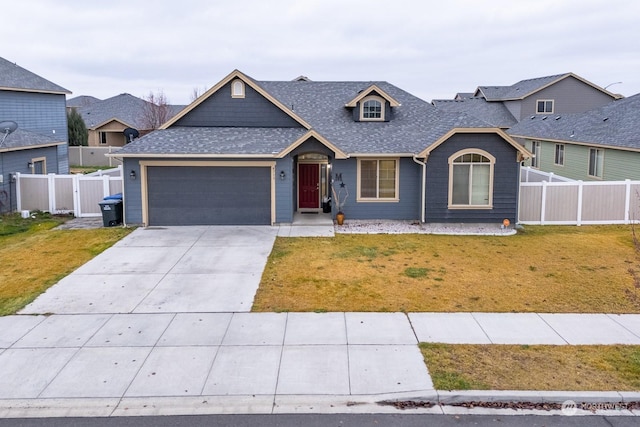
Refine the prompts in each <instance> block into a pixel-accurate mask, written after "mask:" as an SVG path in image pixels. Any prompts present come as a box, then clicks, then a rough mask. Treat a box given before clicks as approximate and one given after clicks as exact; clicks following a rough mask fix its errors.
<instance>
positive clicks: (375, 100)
mask: <svg viewBox="0 0 640 427" xmlns="http://www.w3.org/2000/svg"><path fill="white" fill-rule="evenodd" d="M360 120H384V100H383V99H382V98H379V97H377V96H368V97H366V98H364V99H363V100H362V108H361V109H360Z"/></svg>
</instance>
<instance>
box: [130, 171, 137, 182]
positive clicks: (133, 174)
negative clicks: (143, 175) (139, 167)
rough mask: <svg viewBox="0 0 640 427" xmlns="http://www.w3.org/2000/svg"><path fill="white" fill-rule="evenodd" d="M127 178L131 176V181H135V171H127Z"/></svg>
mask: <svg viewBox="0 0 640 427" xmlns="http://www.w3.org/2000/svg"><path fill="white" fill-rule="evenodd" d="M129 178H131V180H132V181H135V179H136V171H134V170H132V171H131V172H129Z"/></svg>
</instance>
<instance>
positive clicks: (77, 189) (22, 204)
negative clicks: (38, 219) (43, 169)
mask: <svg viewBox="0 0 640 427" xmlns="http://www.w3.org/2000/svg"><path fill="white" fill-rule="evenodd" d="M115 171H119V173H117V175H116V176H113V175H111V173H115ZM116 193H122V167H121V166H120V167H118V168H117V169H114V170H111V171H103V172H102V175H101V176H96V175H93V176H92V175H80V174H78V175H56V174H49V175H31V174H20V173H17V174H16V195H17V207H18V211H22V210H28V211H36V210H39V211H46V212H51V213H53V214H61V213H73V214H74V215H75V216H76V217H99V216H102V212H101V211H100V205H99V203H100V201H102V199H103V198H104V197H106V196H109V195H111V194H116Z"/></svg>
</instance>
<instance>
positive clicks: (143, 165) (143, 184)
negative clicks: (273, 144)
mask: <svg viewBox="0 0 640 427" xmlns="http://www.w3.org/2000/svg"><path fill="white" fill-rule="evenodd" d="M149 166H153V167H162V166H187V167H212V166H213V167H216V166H225V167H265V168H271V225H273V224H275V221H276V185H275V179H276V162H274V161H228V162H225V161H215V160H212V161H191V160H181V161H159V160H142V161H140V193H141V196H142V223H143V224H144V226H145V227H146V226H148V225H149V193H148V182H147V167H149Z"/></svg>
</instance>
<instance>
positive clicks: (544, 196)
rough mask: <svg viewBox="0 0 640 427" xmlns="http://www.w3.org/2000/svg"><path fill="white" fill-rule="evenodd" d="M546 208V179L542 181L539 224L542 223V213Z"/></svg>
mask: <svg viewBox="0 0 640 427" xmlns="http://www.w3.org/2000/svg"><path fill="white" fill-rule="evenodd" d="M546 210H547V181H544V180H543V181H542V202H541V203H540V225H544V216H545V215H544V214H545V211H546Z"/></svg>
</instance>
